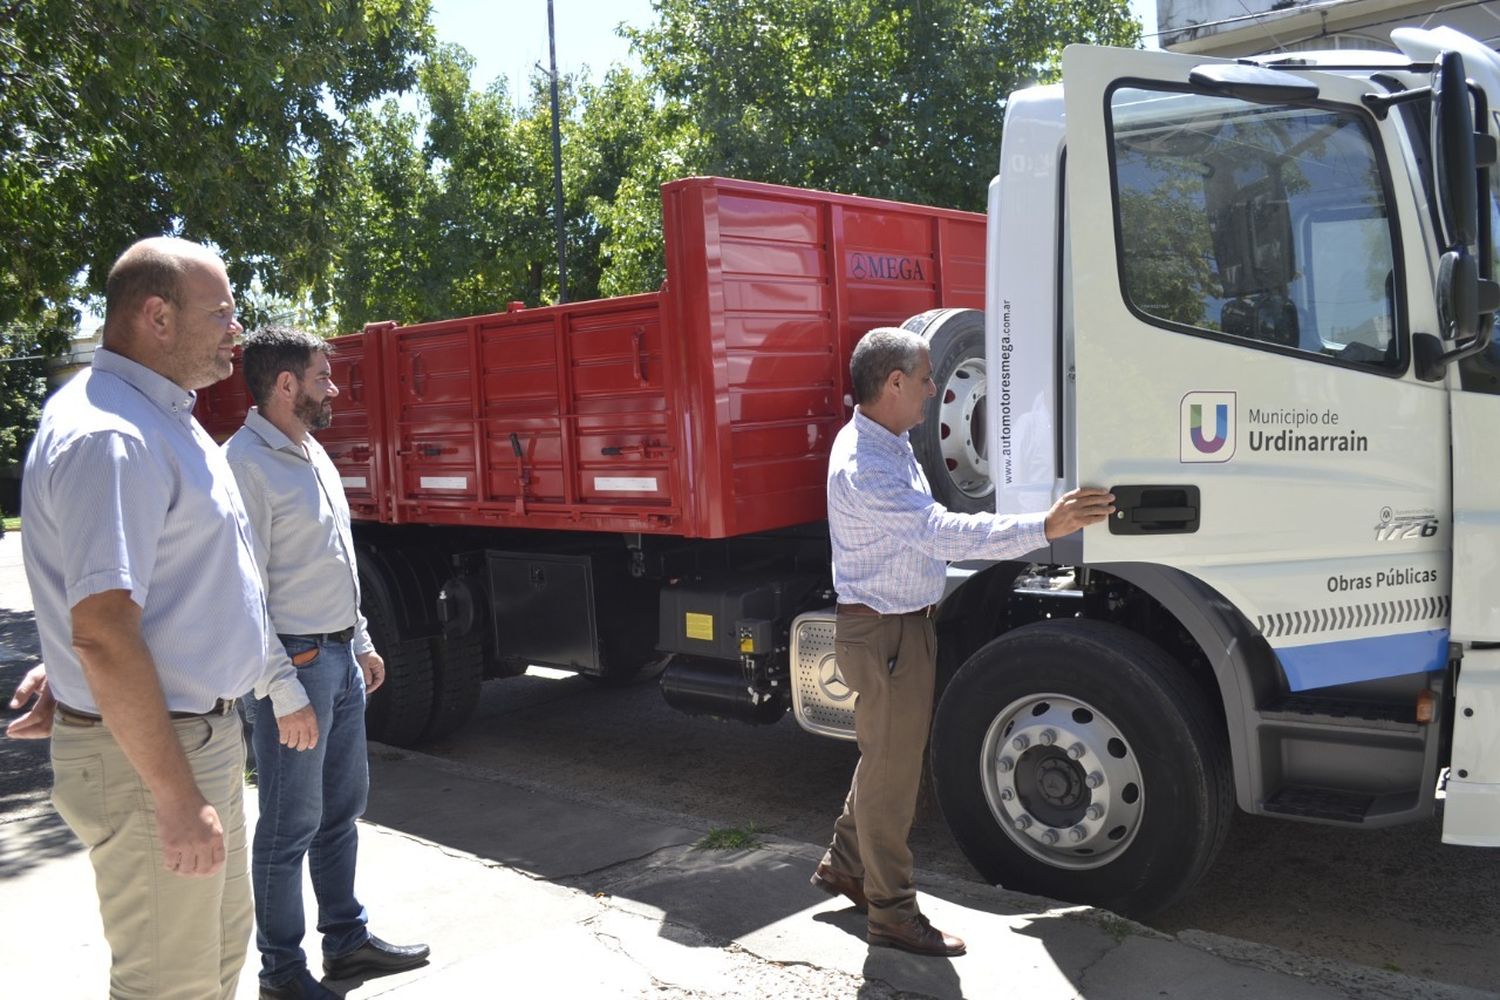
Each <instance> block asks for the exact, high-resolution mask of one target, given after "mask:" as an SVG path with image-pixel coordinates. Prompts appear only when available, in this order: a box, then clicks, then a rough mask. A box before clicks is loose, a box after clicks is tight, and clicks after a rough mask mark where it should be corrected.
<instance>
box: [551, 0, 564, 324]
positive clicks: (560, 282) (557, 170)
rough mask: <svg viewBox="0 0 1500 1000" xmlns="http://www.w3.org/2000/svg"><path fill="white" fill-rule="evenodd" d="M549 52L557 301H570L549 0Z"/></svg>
mask: <svg viewBox="0 0 1500 1000" xmlns="http://www.w3.org/2000/svg"><path fill="white" fill-rule="evenodd" d="M547 52H548V54H549V55H550V56H551V59H552V198H553V202H554V208H553V213H554V214H555V215H556V216H557V301H559V302H566V301H568V262H567V251H566V247H565V242H564V238H563V185H562V128H561V125H560V124H559V122H558V115H557V29H556V28H555V27H554V25H553V20H552V0H547Z"/></svg>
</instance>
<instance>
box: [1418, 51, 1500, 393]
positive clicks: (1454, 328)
mask: <svg viewBox="0 0 1500 1000" xmlns="http://www.w3.org/2000/svg"><path fill="white" fill-rule="evenodd" d="M1479 138H1480V137H1479V136H1476V134H1475V131H1474V112H1473V109H1472V108H1471V107H1470V105H1469V84H1468V80H1467V79H1466V78H1465V76H1464V60H1463V56H1461V55H1459V54H1458V53H1457V52H1442V53H1439V55H1438V58H1437V61H1436V63H1434V65H1433V68H1432V155H1433V161H1434V164H1435V173H1436V178H1435V180H1436V181H1437V189H1438V212H1439V214H1440V215H1441V216H1442V220H1441V221H1442V228H1443V237H1444V240H1445V241H1446V243H1447V249H1446V250H1445V252H1444V253H1443V256H1442V259H1441V260H1440V261H1439V262H1438V287H1437V293H1438V315H1439V317H1440V319H1441V321H1442V324H1443V330H1442V334H1443V336H1444V337H1446V338H1448V339H1450V340H1452V341H1453V342H1454V347H1453V349H1452V350H1449V351H1446V352H1444V353H1441V354H1438V355H1437V356H1436V357H1434V356H1433V355H1434V353H1435V352H1434V351H1432V350H1431V345H1427V344H1422V345H1418V346H1417V348H1416V353H1417V366H1418V377H1420V378H1422V379H1424V380H1427V381H1435V380H1436V379H1438V378H1441V377H1442V375H1441V372H1442V369H1443V367H1445V366H1447V365H1449V364H1451V363H1453V362H1455V361H1460V360H1462V359H1464V358H1467V357H1469V356H1470V355H1474V354H1478V353H1479V352H1481V351H1483V350H1485V349H1486V348H1487V347H1489V344H1490V334H1491V330H1492V329H1493V327H1494V323H1493V317H1494V314H1495V311H1496V309H1497V308H1500V285H1497V284H1496V283H1495V282H1494V281H1491V280H1490V279H1489V275H1488V273H1483V274H1481V271H1483V272H1488V270H1489V265H1490V260H1489V247H1488V246H1485V245H1479V244H1480V242H1481V237H1483V242H1484V243H1488V241H1489V234H1488V232H1483V233H1482V232H1481V226H1480V221H1481V220H1480V218H1479V193H1480V190H1481V185H1480V178H1479V174H1478V165H1477V154H1476V145H1477V140H1478V139H1479ZM1482 138H1483V139H1484V142H1485V149H1484V154H1485V160H1486V163H1487V164H1488V162H1490V161H1492V160H1493V158H1494V156H1493V148H1492V147H1493V144H1492V143H1490V142H1489V136H1488V134H1485V135H1484V136H1483V137H1482ZM1488 187H1489V186H1488V184H1485V185H1484V190H1485V193H1486V195H1488V193H1489V192H1488ZM1486 211H1488V206H1486ZM1484 221H1486V222H1487V221H1488V220H1487V219H1486V220H1484ZM1485 228H1486V229H1487V228H1488V227H1485ZM1471 246H1472V247H1475V249H1477V250H1478V253H1479V256H1478V257H1477V258H1476V257H1475V256H1474V255H1473V254H1471V253H1470V249H1469V248H1470V247H1471Z"/></svg>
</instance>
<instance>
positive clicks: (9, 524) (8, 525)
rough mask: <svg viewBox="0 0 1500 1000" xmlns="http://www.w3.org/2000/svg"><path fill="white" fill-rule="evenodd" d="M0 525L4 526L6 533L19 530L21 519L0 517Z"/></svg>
mask: <svg viewBox="0 0 1500 1000" xmlns="http://www.w3.org/2000/svg"><path fill="white" fill-rule="evenodd" d="M0 524H4V525H5V530H6V531H20V530H21V519H20V518H19V517H0Z"/></svg>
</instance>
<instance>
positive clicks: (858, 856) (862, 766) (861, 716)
mask: <svg viewBox="0 0 1500 1000" xmlns="http://www.w3.org/2000/svg"><path fill="white" fill-rule="evenodd" d="M834 655H835V657H836V658H837V662H838V666H839V671H840V673H842V674H843V677H844V682H845V683H846V684H848V685H849V686H850V687H851V688H853V689H854V690H855V691H856V692H858V697H857V698H856V700H855V703H854V731H855V735H856V736H857V737H858V739H859V754H860V757H859V763H858V764H857V765H856V766H855V768H854V780H853V781H852V782H850V784H849V796H848V798H847V799H845V800H844V813H843V815H842V816H840V817H839V818H838V821H837V822H836V823H835V824H834V826H833V843H832V845H830V846H829V848H828V852H827V853H826V854H825V855H824V856H823V863H824V864H826V865H828V866H829V867H831V868H834V869H836V870H837V871H840V872H843V873H844V874H846V875H853V876H855V877H861V876H862V877H863V878H864V880H865V895H866V896H868V897H869V900H870V922H871V923H886V924H888V923H899V922H900V921H903V920H907V919H909V918H911V917H914V916H916V915H917V912H918V910H917V893H916V888H915V887H914V886H913V884H912V858H911V849H910V848H909V847H907V845H906V838H907V835H908V834H909V833H910V832H911V823H912V817H913V815H914V814H915V812H916V808H917V790H918V788H919V786H920V785H921V781H922V753H923V750H924V749H925V747H926V745H927V732H928V728H929V727H930V725H931V722H932V697H933V684H934V682H935V678H936V670H937V668H936V665H937V633H936V631H935V630H934V628H933V624H932V620H931V619H930V618H927V617H924V616H922V615H880V616H875V615H849V614H841V615H839V617H838V622H837V625H836V627H835V632H834Z"/></svg>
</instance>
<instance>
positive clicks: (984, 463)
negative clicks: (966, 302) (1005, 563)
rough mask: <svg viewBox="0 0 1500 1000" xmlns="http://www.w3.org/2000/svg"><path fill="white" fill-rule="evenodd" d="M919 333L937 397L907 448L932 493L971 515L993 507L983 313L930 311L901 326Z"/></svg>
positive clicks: (993, 487)
mask: <svg viewBox="0 0 1500 1000" xmlns="http://www.w3.org/2000/svg"><path fill="white" fill-rule="evenodd" d="M901 326H902V328H903V329H906V330H910V331H912V332H913V333H917V334H921V335H922V337H923V338H925V339H926V341H927V350H928V353H929V354H931V356H932V380H933V382H935V383H936V384H937V395H935V396H934V397H933V398H932V399H931V400H929V401H928V403H927V410H926V415H925V416H924V417H923V419H922V422H921V423H920V424H918V425H917V426H916V427H914V428H912V431H911V447H912V451H914V452H915V453H916V456H917V461H918V462H920V463H921V464H922V471H923V472H925V473H926V474H927V482H928V483H929V484H931V486H932V495H933V497H934V498H936V499H937V501H938V503H940V504H942V505H943V506H944V507H947V508H948V509H949V510H955V511H960V512H962V513H966V514H972V513H975V512H977V511H992V510H994V509H995V484H994V481H993V480H991V479H990V460H989V448H988V434H987V425H986V423H985V421H986V419H987V416H986V407H985V397H986V396H987V395H988V382H987V381H986V378H985V375H986V367H985V360H984V313H982V312H980V311H979V310H978V309H930V310H928V311H927V312H924V313H920V314H919V315H916V316H913V317H912V318H911V319H909V320H907V321H906V322H905V323H903V324H901Z"/></svg>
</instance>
